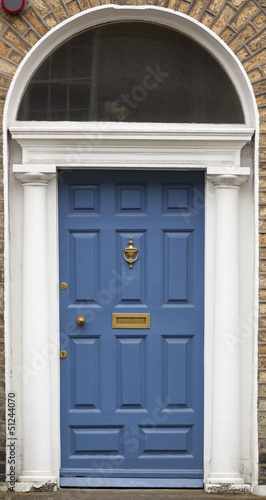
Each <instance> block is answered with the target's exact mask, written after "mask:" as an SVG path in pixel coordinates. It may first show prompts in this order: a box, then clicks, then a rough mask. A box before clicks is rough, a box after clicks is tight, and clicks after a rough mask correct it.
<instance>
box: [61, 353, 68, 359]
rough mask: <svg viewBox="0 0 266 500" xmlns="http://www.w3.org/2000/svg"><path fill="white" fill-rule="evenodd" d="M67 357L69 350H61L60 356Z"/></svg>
mask: <svg viewBox="0 0 266 500" xmlns="http://www.w3.org/2000/svg"><path fill="white" fill-rule="evenodd" d="M66 357H67V352H66V351H60V358H61V359H65V358H66Z"/></svg>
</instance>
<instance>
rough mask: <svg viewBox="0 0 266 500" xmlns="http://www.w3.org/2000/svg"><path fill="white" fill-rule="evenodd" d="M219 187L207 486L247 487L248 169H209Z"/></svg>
mask: <svg viewBox="0 0 266 500" xmlns="http://www.w3.org/2000/svg"><path fill="white" fill-rule="evenodd" d="M208 180H210V181H211V182H213V183H214V186H215V188H216V201H215V270H214V283H215V284H214V323H213V376H212V383H213V391H212V434H211V436H212V438H211V439H212V446H211V473H210V475H209V477H208V478H207V480H206V483H205V489H206V490H207V491H208V492H219V491H220V492H222V491H226V490H228V489H229V490H230V489H231V490H235V489H241V490H243V491H244V490H247V489H249V485H244V481H243V478H242V477H241V473H240V422H241V416H240V342H239V331H238V329H239V187H240V185H241V183H242V182H245V181H246V180H247V176H244V175H208Z"/></svg>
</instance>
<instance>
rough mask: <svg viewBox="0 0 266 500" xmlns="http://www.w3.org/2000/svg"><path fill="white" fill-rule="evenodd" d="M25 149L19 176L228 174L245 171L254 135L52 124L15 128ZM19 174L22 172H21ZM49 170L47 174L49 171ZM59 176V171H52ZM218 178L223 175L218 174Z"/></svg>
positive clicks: (231, 130)
mask: <svg viewBox="0 0 266 500" xmlns="http://www.w3.org/2000/svg"><path fill="white" fill-rule="evenodd" d="M10 132H11V135H12V138H13V139H15V140H16V141H17V142H18V143H19V144H20V146H21V147H22V165H21V166H15V169H16V171H21V172H22V171H29V169H32V170H33V171H34V169H35V170H36V169H37V170H40V165H41V169H42V171H48V170H49V165H50V164H51V168H52V169H54V168H55V165H57V167H64V168H65V167H72V166H73V165H77V166H78V167H79V168H97V169H98V168H112V167H115V168H126V169H127V168H136V164H137V165H138V168H145V169H149V168H151V169H157V168H161V165H162V156H161V155H164V157H165V162H166V163H167V166H168V168H181V167H182V168H185V169H186V168H193V169H195V170H198V169H205V168H208V169H217V168H220V169H221V170H222V171H223V172H224V173H226V172H225V169H230V171H231V169H235V171H237V170H238V169H239V168H240V169H241V170H242V167H241V166H240V153H241V149H242V147H243V146H244V145H245V144H246V142H248V141H250V140H251V137H252V135H253V133H254V130H253V129H252V128H249V127H246V126H244V125H239V126H238V125H234V126H221V125H212V126H210V125H206V126H205V125H202V126H201V125H195V124H191V125H189V124H187V125H184V126H182V125H171V124H170V125H169V124H154V125H153V124H128V123H127V124H126V123H125V124H123V125H121V124H118V123H112V124H109V123H101V124H99V123H95V124H88V123H84V124H82V125H79V124H71V123H66V124H64V123H57V124H55V125H51V124H50V123H45V122H42V123H40V124H38V126H36V127H31V126H28V125H25V124H24V123H23V124H22V125H21V126H15V127H10ZM18 169H20V170H18ZM47 169H48V170H47ZM53 171H54V170H53ZM217 173H218V172H217Z"/></svg>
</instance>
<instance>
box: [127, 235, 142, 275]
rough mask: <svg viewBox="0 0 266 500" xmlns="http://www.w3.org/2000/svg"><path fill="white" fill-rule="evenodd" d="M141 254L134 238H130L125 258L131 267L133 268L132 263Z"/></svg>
mask: <svg viewBox="0 0 266 500" xmlns="http://www.w3.org/2000/svg"><path fill="white" fill-rule="evenodd" d="M138 256H139V251H138V249H137V248H136V247H134V246H133V241H132V238H129V244H128V247H126V248H125V249H124V259H125V260H126V261H127V262H128V263H129V269H132V265H133V264H134V262H136V260H137V258H138Z"/></svg>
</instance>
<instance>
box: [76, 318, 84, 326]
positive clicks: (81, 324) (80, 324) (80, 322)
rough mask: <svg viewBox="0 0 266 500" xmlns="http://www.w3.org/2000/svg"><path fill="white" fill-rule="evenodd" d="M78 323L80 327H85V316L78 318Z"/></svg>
mask: <svg viewBox="0 0 266 500" xmlns="http://www.w3.org/2000/svg"><path fill="white" fill-rule="evenodd" d="M76 323H77V325H78V326H83V325H85V323H86V320H85V318H84V316H78V317H77V319H76Z"/></svg>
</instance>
